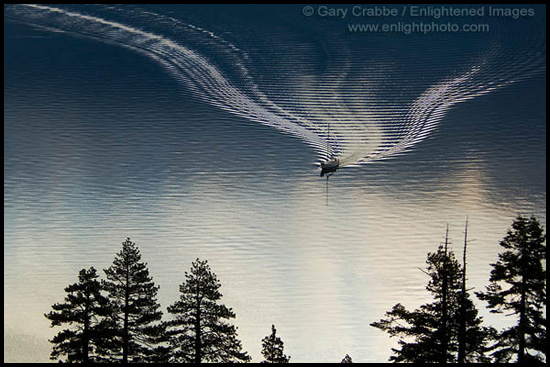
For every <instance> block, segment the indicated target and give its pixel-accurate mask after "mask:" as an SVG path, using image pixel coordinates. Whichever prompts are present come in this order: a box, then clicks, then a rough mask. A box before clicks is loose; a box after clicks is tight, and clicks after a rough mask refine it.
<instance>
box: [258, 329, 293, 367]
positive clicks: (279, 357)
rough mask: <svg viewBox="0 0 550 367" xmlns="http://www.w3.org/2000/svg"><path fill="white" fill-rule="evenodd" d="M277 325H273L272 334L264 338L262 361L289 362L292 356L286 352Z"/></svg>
mask: <svg viewBox="0 0 550 367" xmlns="http://www.w3.org/2000/svg"><path fill="white" fill-rule="evenodd" d="M276 333H277V330H276V329H275V325H271V335H268V336H266V337H265V338H263V339H262V355H263V356H264V358H265V360H264V361H262V363H288V362H289V361H290V356H288V357H287V356H286V355H285V354H284V343H283V341H282V340H281V338H279V337H278V336H277V335H276Z"/></svg>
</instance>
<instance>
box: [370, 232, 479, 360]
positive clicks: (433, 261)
mask: <svg viewBox="0 0 550 367" xmlns="http://www.w3.org/2000/svg"><path fill="white" fill-rule="evenodd" d="M426 263H427V271H426V274H427V275H428V276H429V277H430V280H429V282H428V285H427V287H426V289H427V290H428V291H429V292H430V293H431V294H432V295H433V298H434V302H432V303H429V304H425V305H422V306H420V308H419V309H417V310H414V311H409V310H407V309H406V308H405V307H404V306H403V305H402V304H400V303H398V304H396V305H395V306H393V308H392V310H391V311H388V312H386V317H387V318H386V319H382V320H380V321H379V322H374V323H372V324H371V326H373V327H376V328H378V329H381V330H383V331H386V332H387V333H388V334H389V335H390V336H392V337H399V341H398V345H399V346H400V347H401V348H400V349H395V348H392V351H393V352H394V354H395V355H394V356H391V357H390V361H394V362H412V363H449V362H451V363H452V362H456V361H457V352H458V340H457V339H458V331H459V329H460V320H461V319H462V318H465V329H466V330H467V335H468V338H469V342H468V343H467V344H466V346H465V347H466V351H465V354H466V356H467V357H466V360H467V361H469V362H474V361H475V362H484V361H486V359H485V357H484V351H485V345H486V343H487V338H488V335H489V334H490V329H487V328H484V327H482V326H481V323H482V319H481V317H479V316H478V313H477V310H476V309H475V306H474V304H473V302H472V301H471V300H470V298H469V296H468V294H463V293H462V267H461V266H460V264H459V263H458V261H457V260H456V259H455V256H454V253H453V252H452V251H449V249H448V240H447V236H446V239H445V245H444V246H440V247H439V249H438V251H437V252H435V253H429V254H428V258H427V261H426ZM461 306H462V307H461Z"/></svg>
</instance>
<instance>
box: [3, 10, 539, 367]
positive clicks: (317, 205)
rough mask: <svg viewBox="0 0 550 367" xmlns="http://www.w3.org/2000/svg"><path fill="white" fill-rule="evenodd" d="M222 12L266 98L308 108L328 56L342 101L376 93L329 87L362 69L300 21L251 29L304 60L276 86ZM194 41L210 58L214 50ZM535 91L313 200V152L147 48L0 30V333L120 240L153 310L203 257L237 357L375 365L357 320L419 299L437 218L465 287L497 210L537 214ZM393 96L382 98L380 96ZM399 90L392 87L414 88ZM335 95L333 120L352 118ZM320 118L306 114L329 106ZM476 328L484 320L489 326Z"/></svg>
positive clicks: (28, 318)
mask: <svg viewBox="0 0 550 367" xmlns="http://www.w3.org/2000/svg"><path fill="white" fill-rule="evenodd" d="M136 14H137V13H136ZM197 14H199V15H200V14H202V13H201V11H198V13H197ZM199 15H197V16H199ZM136 16H137V15H136ZM231 19H233V18H230V20H228V23H227V24H226V25H225V26H226V27H227V29H231V30H233V33H231V32H229V31H228V34H227V35H226V36H227V37H228V38H229V39H232V42H231V43H230V44H231V45H233V46H234V47H243V48H244V46H248V48H246V51H247V54H248V55H250V60H251V61H246V62H252V61H254V63H255V64H254V65H255V67H254V68H253V69H252V70H253V71H252V73H253V75H252V77H253V78H254V80H256V81H257V83H258V85H259V86H260V87H261V88H262V90H263V91H264V92H265V93H266V95H269V96H270V97H272V98H273V100H275V101H276V102H277V103H282V104H283V105H285V106H287V107H288V106H291V105H292V104H293V103H294V104H296V106H298V105H300V106H304V105H306V106H307V110H310V111H317V110H316V108H315V106H316V105H318V104H319V101H320V100H319V99H316V98H317V97H314V96H311V95H310V97H311V98H308V94H307V91H308V90H309V91H311V90H315V83H314V79H312V77H311V76H312V75H316V72H318V71H319V70H325V69H328V70H334V69H331V67H334V66H335V65H336V66H338V67H337V70H339V72H340V73H347V74H346V75H340V77H339V78H340V79H338V75H336V74H338V73H336V74H335V75H333V77H334V82H335V83H336V84H338V83H340V84H341V85H340V87H339V88H340V90H342V91H344V92H343V93H344V94H346V93H348V94H349V95H352V94H353V93H358V94H359V95H361V96H363V97H366V96H367V94H369V93H372V90H377V88H378V87H380V86H379V85H377V84H376V83H375V82H378V83H381V84H383V80H382V79H376V78H374V77H372V76H371V77H370V79H369V78H367V79H368V82H369V83H370V84H369V85H370V87H369V88H371V89H369V90H364V91H359V90H354V89H353V88H351V89H350V88H347V87H346V82H345V81H346V80H348V81H349V80H352V81H353V83H354V85H357V83H358V81H360V80H361V77H362V75H363V77H365V76H364V75H365V71H368V70H369V68H370V67H372V65H370V64H368V65H367V64H364V65H363V64H359V65H362V67H355V66H354V65H357V64H355V63H357V62H358V61H357V60H356V59H354V58H353V57H351V56H349V55H347V56H346V54H345V53H346V52H348V51H346V50H345V49H344V48H341V49H340V52H341V53H340V54H338V53H336V54H335V58H334V59H333V58H329V57H326V56H322V50H323V48H322V47H321V46H320V45H319V44H317V43H316V42H318V41H316V40H315V37H314V36H313V35H312V34H311V33H309V32H311V30H310V31H308V30H305V29H303V27H304V25H303V24H301V25H300V24H295V25H292V27H296V29H294V30H296V31H297V32H298V31H299V32H302V33H300V35H301V38H300V37H297V36H293V34H294V33H293V32H289V31H288V30H287V31H286V33H285V32H283V31H281V32H282V33H281V37H279V38H277V37H275V36H274V35H272V36H271V37H266V38H265V42H266V43H267V42H268V41H272V43H270V45H271V47H272V50H273V51H272V52H271V53H273V54H274V53H275V51H276V50H284V49H285V48H284V47H283V46H284V45H287V47H288V45H292V44H293V42H294V46H295V50H298V49H300V50H302V51H303V55H304V58H305V60H302V61H303V62H302V63H298V65H296V68H291V67H286V68H285V69H284V70H287V71H288V72H289V73H291V74H292V75H290V76H289V75H286V76H281V75H278V74H277V71H278V70H279V71H280V70H281V69H280V68H281V67H282V65H283V64H282V62H283V60H282V59H283V57H280V58H279V59H275V60H274V61H273V65H274V67H272V68H270V67H269V60H270V59H269V56H270V54H271V53H268V52H264V53H261V52H260V53H258V52H254V50H255V49H254V48H253V47H252V46H251V45H253V44H256V45H258V46H257V47H258V49H260V50H262V51H265V50H266V49H267V48H266V47H263V45H260V44H258V43H257V38H255V36H254V35H248V36H246V32H245V31H244V30H243V28H239V27H238V26H237V25H236V24H233V23H231ZM214 20H215V19H214ZM214 20H213V19H209V18H208V17H206V16H205V18H204V19H203V20H202V21H203V22H204V23H206V24H208V25H212V23H214ZM317 26H319V27H320V29H323V27H324V26H323V25H322V24H318V25H317ZM159 27H160V26H159ZM278 27H283V26H282V25H278ZM327 27H330V25H327ZM166 28H167V27H166V26H165V25H163V29H166ZM220 28H223V27H221V26H220ZM205 29H206V28H205ZM208 29H210V28H208ZM173 32H174V33H177V29H174V30H173ZM328 36H329V35H327V37H328ZM340 36H341V37H343V38H344V39H348V38H346V37H349V38H350V42H351V43H352V44H351V45H350V49H352V50H356V48H353V47H359V46H358V44H361V47H363V49H364V50H365V51H366V50H368V47H369V46H368V44H367V43H368V41H367V39H365V38H358V37H357V36H353V37H352V36H349V35H343V36H342V35H340ZM435 39H436V40H437V39H438V40H440V41H441V39H439V38H435ZM23 40H24V42H23ZM236 40H240V41H241V43H239V44H237V42H236ZM213 42H214V41H213ZM219 42H221V41H215V42H214V43H213V44H214V45H218V44H219ZM372 42H373V43H376V42H379V43H378V44H377V47H376V48H375V50H376V51H375V53H376V54H378V57H379V59H380V60H382V61H384V62H388V60H387V59H386V58H388V57H389V56H388V55H391V56H392V58H394V60H395V64H396V65H397V66H396V65H394V68H395V70H397V71H396V72H395V74H394V75H400V74H407V75H409V78H411V79H414V77H411V76H410V75H413V76H414V75H416V76H417V77H418V80H422V82H420V81H419V82H418V85H420V84H422V85H424V84H426V85H431V84H432V83H436V82H437V80H438V77H437V76H433V77H432V78H433V80H431V79H430V80H426V78H429V74H430V71H429V70H427V69H426V68H425V66H423V64H422V63H421V62H420V61H421V60H420V58H418V59H415V60H413V62H411V64H408V65H409V67H410V68H412V71H415V72H416V74H415V73H414V72H411V71H410V70H408V71H407V72H405V71H403V70H404V69H402V66H401V64H405V63H406V62H405V60H406V59H407V57H406V55H405V54H406V53H408V52H410V50H409V51H407V50H405V51H406V52H405V51H404V55H403V57H402V59H401V58H398V54H399V53H398V51H396V50H395V48H391V49H389V48H388V50H386V51H387V52H384V48H382V47H381V45H380V42H381V41H380V40H379V39H374V40H372ZM391 42H398V41H397V40H396V39H392V41H391ZM403 42H410V40H409V41H403ZM464 42H465V44H464V45H463V46H464V47H465V49H466V50H475V48H472V47H473V46H472V45H473V43H474V42H471V40H465V41H464ZM470 42H471V44H470ZM330 45H331V44H330V42H329V47H330ZM332 45H333V44H332ZM352 46H353V47H352ZM212 47H213V48H212V53H213V54H212V55H210V56H211V57H212V58H213V57H217V56H219V55H216V53H215V52H217V51H216V50H217V48H215V47H214V46H212ZM333 49H335V48H334V47H332V48H331V50H333ZM319 50H321V51H319ZM206 51H208V48H206ZM427 51H429V50H427ZM335 52H336V51H335ZM353 52H355V51H353ZM430 52H431V53H432V54H434V53H436V50H431V51H430ZM472 52H473V51H472ZM457 54H458V53H453V52H449V54H447V55H442V56H441V57H443V58H449V59H450V60H452V59H453V57H454V59H455V60H458V57H456V55H457ZM262 55H265V57H266V58H265V59H264V58H263V56H262ZM315 55H317V56H318V57H314V56H315ZM453 55H454V56H453ZM310 57H311V58H310ZM228 60H231V55H229V56H228ZM346 60H351V61H349V62H351V64H350V65H349V66H348V67H347V69H346V68H345V62H346ZM227 62H229V61H227ZM246 62H245V65H248V64H246ZM286 62H287V63H288V62H290V61H286ZM354 62H355V63H354ZM415 62H417V63H415ZM432 62H433V63H434V65H435V64H436V62H435V61H432ZM456 62H457V64H460V62H459V61H456ZM220 63H222V62H220ZM331 63H335V64H331ZM390 64H391V63H390ZM390 64H388V65H390ZM308 65H310V66H309V67H311V68H312V69H311V70H310V69H308ZM437 65H439V68H441V70H442V69H443V66H441V64H437ZM287 66H288V64H287ZM222 67H223V63H222ZM277 67H279V69H278V68H277ZM304 69H307V70H304ZM316 69H318V70H316ZM264 71H265V72H264ZM411 73H412V74H411ZM256 74H257V75H256ZM308 76H309V77H308ZM278 77H279V79H278ZM286 77H288V78H290V77H293V78H301V79H302V80H301V82H300V83H294V84H293V88H297V89H292V88H291V89H289V90H288V95H287V98H288V99H289V101H286V102H285V101H283V100H277V98H275V97H273V96H274V95H275V96H278V98H283V96H284V95H283V94H281V93H280V91H281V88H282V87H281V85H282V83H283V81H284V80H285V78H286ZM365 78H366V77H365ZM392 82H396V80H392ZM545 82H546V81H545V78H542V79H541V77H540V75H539V76H538V77H530V78H525V79H522V80H519V81H517V82H516V83H514V84H512V85H509V86H507V87H506V88H504V89H500V90H498V91H494V92H493V93H491V94H486V95H483V96H480V97H479V98H476V99H471V100H469V101H468V102H466V103H462V104H456V105H454V107H453V108H452V109H450V110H449V111H447V114H446V115H444V117H443V116H442V120H441V121H440V122H439V124H438V128H437V130H434V131H433V132H432V133H431V135H429V136H428V137H427V139H425V140H424V141H422V142H421V144H419V145H417V146H416V148H415V150H411V151H408V152H406V154H402V155H399V156H398V157H397V158H396V159H393V160H384V161H380V162H375V163H372V164H368V165H363V166H357V167H351V168H346V169H343V170H341V171H340V172H338V174H337V175H335V176H334V177H332V178H331V179H330V187H329V202H328V205H327V202H326V197H325V183H326V182H325V181H324V180H322V179H319V177H318V169H317V167H316V166H315V165H314V163H315V162H316V161H317V160H318V156H317V152H316V150H315V149H311V148H309V147H308V146H307V145H304V144H303V143H302V142H301V141H300V140H299V139H296V138H295V137H293V136H291V135H285V134H280V132H278V131H277V130H275V129H272V128H270V127H268V126H264V125H261V124H257V123H255V122H254V121H251V120H250V119H248V118H246V116H236V115H235V114H233V113H232V111H230V110H228V109H226V108H219V107H220V106H215V105H213V104H211V103H204V100H203V99H201V96H197V95H196V94H194V93H193V92H192V91H190V90H187V89H185V88H183V87H182V86H181V85H180V84H179V83H178V81H177V80H175V79H174V77H173V74H171V73H170V72H168V73H165V72H164V71H163V69H161V68H159V67H158V65H157V64H156V63H155V62H152V61H151V60H150V59H149V58H148V56H147V55H142V54H140V53H135V52H133V51H132V50H128V49H125V48H120V47H117V46H116V45H110V44H105V43H102V42H97V41H94V40H88V39H82V38H72V37H68V36H67V35H65V34H63V33H52V32H50V31H48V30H45V29H37V28H32V27H29V26H25V25H22V24H15V23H11V22H8V23H7V24H6V23H5V42H4V120H5V125H4V136H5V137H4V218H5V219H4V295H5V299H4V325H5V327H6V326H7V327H9V328H10V330H17V333H21V334H25V335H32V336H33V337H39V338H47V337H50V336H51V335H52V330H51V329H49V327H48V323H47V320H46V319H45V318H44V317H43V313H44V312H47V311H48V309H49V307H50V305H51V304H52V303H54V302H58V301H60V300H61V297H63V288H64V287H65V286H66V285H67V284H69V283H71V282H73V281H74V280H75V279H76V276H77V273H78V270H80V269H81V268H83V267H88V266H95V267H96V268H98V269H104V268H107V267H108V266H109V265H110V263H111V262H112V259H113V258H114V255H115V253H116V252H118V251H119V248H120V243H121V242H122V241H123V240H124V239H125V238H126V237H131V239H132V240H133V241H135V242H136V243H137V245H138V246H139V248H140V250H141V252H142V254H143V258H144V260H145V261H146V262H147V263H148V264H149V269H150V272H151V274H152V276H153V277H154V280H155V281H156V282H157V284H158V285H160V286H161V289H160V294H159V295H160V301H161V304H162V305H163V306H164V307H166V306H167V305H169V304H171V303H173V301H174V300H175V299H176V297H177V296H178V293H177V291H178V286H179V284H180V283H181V282H182V280H183V277H184V275H183V274H184V271H186V270H188V268H189V266H190V264H191V261H193V260H194V259H196V258H197V257H200V258H204V259H208V260H209V263H210V264H211V267H212V269H213V271H214V272H216V273H217V274H218V276H219V278H220V280H221V282H222V293H223V294H224V300H225V302H226V304H227V305H228V306H230V307H232V308H233V309H234V311H235V312H236V314H237V320H236V324H237V326H238V327H239V336H240V337H241V339H242V341H243V346H244V347H245V349H246V350H248V351H249V353H250V354H251V356H252V357H253V358H254V359H255V360H258V358H259V357H260V348H261V339H262V338H263V337H264V336H265V335H267V334H268V333H269V327H270V325H271V324H275V325H276V326H277V330H278V332H279V333H280V335H281V337H282V339H283V340H284V341H285V347H286V348H285V349H286V352H287V354H289V355H291V356H292V361H293V362H300V361H335V362H338V361H340V360H341V359H342V357H343V356H344V355H345V354H350V356H351V357H352V358H353V360H354V361H382V362H383V361H386V360H387V358H388V357H389V355H390V346H392V345H393V341H392V340H388V339H387V337H386V335H383V333H381V332H379V331H377V330H376V329H373V328H371V327H369V326H368V325H369V323H371V322H372V321H375V320H378V319H379V318H380V317H381V316H382V315H383V313H384V312H385V311H386V310H388V309H389V307H391V306H392V305H393V304H395V303H397V302H401V303H403V304H405V305H407V306H408V307H415V306H417V305H419V304H420V303H421V302H424V301H425V297H426V296H427V295H426V294H425V292H424V286H425V283H426V280H427V279H426V277H425V275H424V274H423V273H422V272H420V271H419V270H418V268H419V267H422V266H423V265H424V262H425V258H426V253H427V252H428V251H433V250H434V249H436V248H437V245H438V244H439V243H440V242H441V241H442V240H443V236H444V231H445V226H446V224H447V223H449V224H450V234H451V238H452V239H453V240H454V242H455V247H456V248H457V249H460V248H461V241H462V237H463V224H464V221H465V218H466V216H468V217H469V222H470V228H469V234H470V235H471V238H472V243H471V246H470V251H469V252H470V253H469V271H470V275H469V282H470V284H471V285H472V286H473V287H476V289H480V288H481V287H483V286H484V285H485V283H486V279H487V278H488V272H489V270H490V267H489V263H490V262H493V261H494V260H495V259H496V254H497V252H498V251H499V246H498V241H499V240H500V239H501V238H502V237H503V236H504V235H505V233H506V229H507V228H508V227H509V225H510V224H511V221H512V218H513V217H515V215H516V214H518V213H521V214H525V215H531V214H534V215H536V216H537V217H539V219H540V220H541V221H542V222H543V223H545V222H546V168H545V167H546V138H545V136H546V124H545V113H546V111H545ZM243 83H245V82H243ZM278 83H279V84H278ZM245 84H246V83H245ZM336 84H335V85H336ZM348 87H349V86H348ZM270 88H271V89H272V90H271V92H270ZM380 88H381V87H380ZM398 88H399V86H398V85H396V86H394V87H392V88H389V89H383V88H381V90H384V91H386V92H385V93H387V96H386V97H388V98H390V97H389V96H390V95H393V93H394V92H395V90H396V89H398ZM298 89H300V90H298ZM413 89H414V85H410V84H409V85H407V87H406V88H404V90H403V94H404V95H407V94H410V95H411V96H412V95H413V94H414V93H416V95H418V94H419V93H418V92H419V90H421V89H419V90H413ZM413 92H414V93H413ZM383 94H384V93H382V96H380V95H377V97H376V98H377V99H380V100H384V99H385V97H384V95H383ZM292 96H294V97H295V98H294V100H292V99H293V98H292ZM326 99H327V100H331V98H330V96H326ZM344 99H345V98H344ZM412 100H413V99H411V101H412ZM347 101H348V102H350V103H351V107H350V109H349V110H348V111H351V112H349V115H346V116H344V118H341V119H340V122H339V123H340V124H341V128H342V129H343V128H345V126H346V123H345V122H346V121H348V120H351V119H352V118H353V117H357V114H360V113H361V112H360V111H363V110H362V109H361V105H360V104H359V102H358V101H352V100H349V99H348V100H347ZM334 103H335V104H336V105H338V103H337V102H334ZM354 104H356V105H354ZM336 105H335V106H336ZM372 105H373V106H375V105H376V104H375V103H373V104H372ZM318 107H319V106H318ZM337 107H338V106H337ZM296 108H297V109H298V107H296ZM335 108H336V107H335ZM338 108H340V110H338ZM338 108H336V111H340V112H341V111H344V110H345V108H344V107H343V106H339V107H338ZM319 109H320V110H323V109H324V111H325V112H323V113H322V112H317V113H318V115H317V118H318V119H319V121H321V120H322V119H321V118H320V117H319V116H325V117H324V118H328V117H327V116H329V117H330V113H333V114H335V115H336V114H337V113H336V112H335V111H334V110H333V111H332V112H330V111H329V112H326V111H327V110H330V108H328V107H327V106H324V107H323V106H320V107H319ZM303 111H304V110H295V111H294V112H295V113H296V114H299V113H303ZM367 112H368V113H367ZM367 112H364V113H365V115H364V116H361V117H362V118H365V119H368V118H369V116H370V117H372V116H374V117H377V116H378V117H380V116H382V117H383V113H382V112H381V111H376V107H372V109H371V110H368V111H367ZM327 113H329V114H328V115H327ZM402 113H403V114H405V112H404V111H402ZM340 116H341V115H340ZM313 120H314V121H315V116H313ZM321 125H323V124H321ZM336 129H338V128H337V127H336V128H335V130H336ZM342 131H343V130H342ZM369 131H370V132H372V131H373V130H372V129H371V130H369ZM352 145H353V144H352ZM486 320H488V321H489V322H492V323H494V324H495V325H496V326H499V325H502V320H501V318H499V317H495V316H491V315H486ZM14 333H15V332H14ZM5 344H6V342H5ZM44 358H47V355H46V356H44Z"/></svg>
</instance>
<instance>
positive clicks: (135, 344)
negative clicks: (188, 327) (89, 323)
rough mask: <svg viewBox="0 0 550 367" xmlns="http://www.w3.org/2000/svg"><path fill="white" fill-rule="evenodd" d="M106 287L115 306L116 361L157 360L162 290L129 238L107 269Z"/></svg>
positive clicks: (113, 354)
mask: <svg viewBox="0 0 550 367" xmlns="http://www.w3.org/2000/svg"><path fill="white" fill-rule="evenodd" d="M105 274H106V276H107V281H104V283H103V284H104V288H105V290H107V291H108V292H109V295H110V298H111V300H112V301H113V303H114V304H115V306H116V307H115V315H114V316H115V319H116V321H117V343H114V344H113V345H112V346H111V355H112V358H113V360H114V361H121V362H123V363H128V362H153V361H157V355H156V354H157V349H158V348H160V346H161V345H162V344H161V341H162V339H161V338H162V334H163V333H162V331H163V326H162V325H163V324H162V323H160V319H161V317H162V311H160V305H159V303H158V302H157V292H158V289H159V288H158V287H157V286H155V283H154V282H153V280H152V278H151V277H150V276H149V270H148V269H147V264H146V263H143V262H141V254H140V252H139V249H138V248H137V246H136V244H135V243H133V242H132V241H130V239H129V238H127V239H126V241H124V242H123V243H122V250H121V251H120V252H119V253H118V254H117V256H116V257H115V260H114V261H113V265H111V267H110V268H108V269H105Z"/></svg>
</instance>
